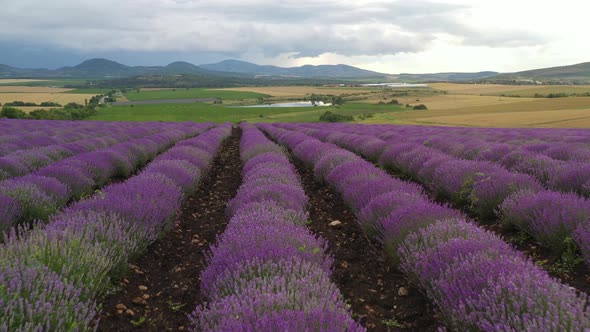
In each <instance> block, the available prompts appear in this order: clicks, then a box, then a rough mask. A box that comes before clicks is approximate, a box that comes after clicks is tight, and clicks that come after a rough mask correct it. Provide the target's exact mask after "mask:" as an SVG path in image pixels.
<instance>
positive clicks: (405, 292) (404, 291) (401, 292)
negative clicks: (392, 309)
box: [397, 287, 410, 296]
mask: <svg viewBox="0 0 590 332" xmlns="http://www.w3.org/2000/svg"><path fill="white" fill-rule="evenodd" d="M409 293H410V292H409V291H408V289H407V288H405V287H400V288H399V289H398V290H397V295H399V296H408V294H409Z"/></svg>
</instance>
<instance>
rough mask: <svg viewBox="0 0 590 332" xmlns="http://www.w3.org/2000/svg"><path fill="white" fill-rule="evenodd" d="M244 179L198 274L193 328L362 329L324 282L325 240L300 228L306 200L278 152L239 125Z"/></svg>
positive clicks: (256, 132) (326, 269)
mask: <svg viewBox="0 0 590 332" xmlns="http://www.w3.org/2000/svg"><path fill="white" fill-rule="evenodd" d="M241 127H242V130H243V134H242V141H241V146H240V155H241V159H242V161H243V163H244V167H243V183H242V185H241V187H240V189H239V190H238V194H237V195H236V197H235V198H234V199H232V200H231V201H230V202H229V203H228V208H227V213H228V215H229V217H231V220H230V222H229V224H228V226H227V229H226V230H225V232H224V233H223V234H222V235H221V236H220V237H219V238H218V239H217V243H216V245H214V246H212V247H211V254H210V258H209V265H208V267H207V268H206V270H204V271H203V273H202V275H201V291H202V292H203V293H204V294H205V295H206V296H207V297H208V298H209V300H210V302H209V303H208V304H205V305H202V306H199V307H197V308H196V310H195V311H194V312H193V313H192V314H191V316H190V319H191V321H192V322H193V324H194V326H193V327H194V328H195V330H197V331H362V330H364V329H363V328H362V327H360V326H359V325H358V324H357V323H356V322H355V321H354V320H352V318H351V317H350V312H349V310H348V309H347V307H346V305H345V303H344V301H343V299H342V296H341V295H340V292H339V291H338V289H337V287H336V286H335V285H334V284H333V283H332V282H331V281H330V274H331V266H332V258H331V256H329V255H328V254H327V252H326V242H325V241H324V240H323V239H321V238H317V237H315V236H313V235H312V234H311V233H310V232H309V230H307V229H306V227H305V223H306V221H307V219H308V214H307V212H306V210H305V209H306V205H307V202H308V199H307V197H306V195H305V193H304V191H303V188H302V186H301V183H300V181H299V178H298V176H297V174H296V171H295V169H294V167H293V165H292V164H291V163H290V162H289V160H288V159H287V157H286V156H285V154H284V153H283V151H281V149H280V148H279V147H278V146H277V145H275V144H274V143H272V142H270V141H269V140H268V139H267V138H266V137H265V136H264V135H263V134H262V133H261V132H260V131H259V130H258V129H256V128H255V127H253V126H251V125H247V124H244V125H242V126H241Z"/></svg>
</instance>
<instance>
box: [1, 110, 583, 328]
mask: <svg viewBox="0 0 590 332" xmlns="http://www.w3.org/2000/svg"><path fill="white" fill-rule="evenodd" d="M72 123H73V122H71V121H43V120H38V121H29V120H8V119H2V120H0V231H3V234H4V235H2V237H0V330H3V331H50V330H51V331H73V330H78V331H93V330H99V331H127V330H130V331H131V330H142V331H172V330H174V331H178V330H196V331H366V330H370V331H373V330H376V331H399V330H412V331H437V330H441V329H445V328H446V329H448V330H450V331H497V330H502V331H585V330H588V329H590V309H589V308H588V294H589V292H590V284H589V283H588V280H589V279H590V269H589V266H590V200H589V197H590V129H514V128H513V129H498V128H451V127H436V126H430V127H428V126H407V125H390V124H387V125H363V124H321V123H295V122H292V123H286V122H280V123H259V124H252V123H248V122H242V123H240V124H238V125H232V124H231V123H221V124H215V123H213V122H142V123H138V122H102V121H76V122H75V126H73V125H72Z"/></svg>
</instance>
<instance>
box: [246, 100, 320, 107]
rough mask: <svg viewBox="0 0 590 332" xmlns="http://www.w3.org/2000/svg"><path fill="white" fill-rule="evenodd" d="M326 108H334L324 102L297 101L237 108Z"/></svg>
mask: <svg viewBox="0 0 590 332" xmlns="http://www.w3.org/2000/svg"><path fill="white" fill-rule="evenodd" d="M311 106H317V107H324V106H332V103H323V102H321V101H320V102H316V103H312V102H311V101H295V102H290V103H275V104H262V105H250V106H237V107H241V108H268V107H311Z"/></svg>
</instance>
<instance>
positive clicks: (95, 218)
mask: <svg viewBox="0 0 590 332" xmlns="http://www.w3.org/2000/svg"><path fill="white" fill-rule="evenodd" d="M230 132H231V125H221V126H219V127H216V128H214V129H211V130H209V131H206V132H205V133H203V134H201V135H200V136H198V137H195V138H191V139H187V140H184V141H181V142H179V143H177V144H176V145H175V146H174V147H172V148H171V149H169V150H168V151H166V152H165V153H163V154H161V155H160V156H158V157H157V158H156V159H155V160H154V161H153V162H151V163H150V164H149V165H148V166H147V167H146V168H145V169H144V170H143V171H142V172H141V173H140V174H138V175H136V176H133V177H131V178H129V179H128V180H127V181H125V182H122V183H117V184H113V185H110V186H108V187H107V188H105V189H104V191H103V192H101V193H97V194H95V195H93V196H91V197H89V198H87V199H84V200H82V201H80V202H78V203H76V204H74V205H72V206H70V207H69V208H68V209H66V210H65V211H63V212H62V213H60V214H59V215H57V216H55V217H54V218H53V219H52V220H51V222H50V223H49V224H48V225H45V226H42V225H40V226H39V227H36V228H34V229H33V230H32V231H29V232H22V233H20V234H18V233H16V232H13V233H12V234H11V236H10V237H9V238H8V239H7V241H6V242H5V243H4V244H3V245H2V247H0V285H2V287H0V331H86V330H94V329H96V326H97V321H96V319H97V312H98V310H100V309H99V307H98V306H97V304H96V302H95V299H96V298H97V297H98V296H100V295H101V294H104V293H105V292H106V291H107V290H108V289H110V288H111V284H112V280H113V279H116V278H117V276H120V275H121V273H122V272H123V271H124V269H125V267H126V266H127V262H128V261H129V260H130V259H132V258H133V257H135V256H137V255H138V254H140V253H141V252H142V251H143V250H144V249H145V248H146V247H147V245H148V244H149V243H151V242H152V241H154V240H155V239H156V238H157V237H158V235H159V234H160V233H161V231H162V230H165V229H166V228H167V226H168V225H169V224H170V221H171V220H173V218H174V216H175V215H176V213H177V211H178V209H179V208H180V206H181V202H182V201H183V199H184V197H185V195H186V194H187V193H190V192H191V191H193V190H194V189H195V187H196V185H197V183H198V182H199V180H200V178H201V176H202V174H204V172H205V171H206V169H207V167H208V166H209V165H210V163H211V162H212V160H213V158H214V156H215V154H216V151H217V150H218V148H219V146H220V144H221V142H222V141H223V139H224V138H226V137H227V136H228V135H229V134H230Z"/></svg>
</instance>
